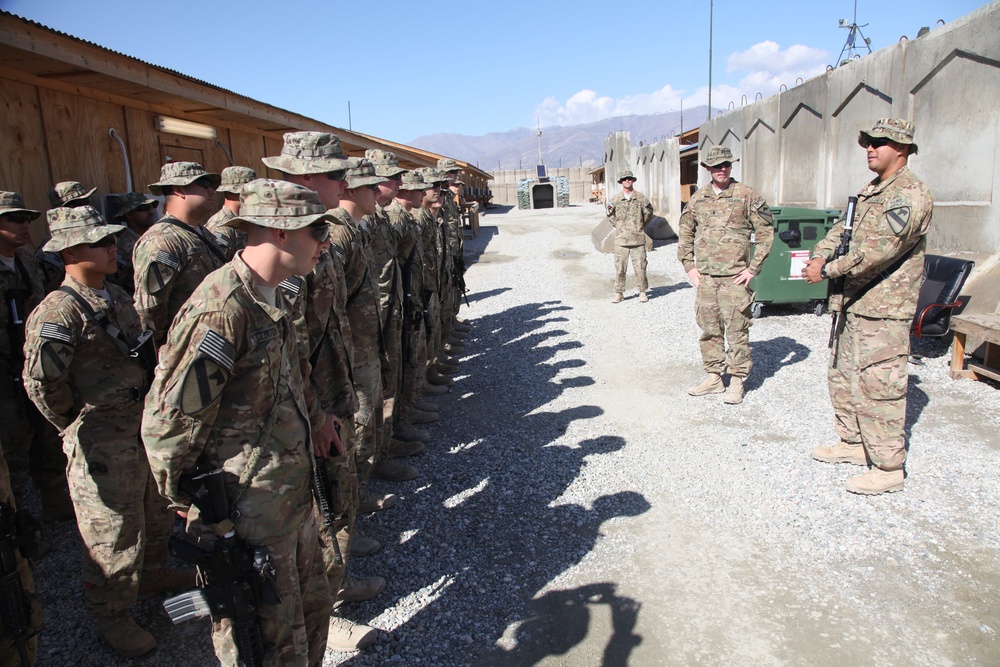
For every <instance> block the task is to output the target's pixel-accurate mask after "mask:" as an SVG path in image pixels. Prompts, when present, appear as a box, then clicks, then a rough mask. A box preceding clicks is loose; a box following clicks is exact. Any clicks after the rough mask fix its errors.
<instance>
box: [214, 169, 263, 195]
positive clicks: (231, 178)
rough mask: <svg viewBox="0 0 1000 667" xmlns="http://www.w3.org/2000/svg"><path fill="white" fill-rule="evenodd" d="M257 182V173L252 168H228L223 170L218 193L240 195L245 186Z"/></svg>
mask: <svg viewBox="0 0 1000 667" xmlns="http://www.w3.org/2000/svg"><path fill="white" fill-rule="evenodd" d="M255 180H257V172H256V171H254V170H253V169H251V168H250V167H226V168H225V169H223V170H222V181H221V182H220V183H219V187H217V188H215V191H216V192H230V193H232V194H234V195H238V194H239V193H240V190H241V189H242V188H243V186H244V185H246V184H247V183H249V182H250V181H255Z"/></svg>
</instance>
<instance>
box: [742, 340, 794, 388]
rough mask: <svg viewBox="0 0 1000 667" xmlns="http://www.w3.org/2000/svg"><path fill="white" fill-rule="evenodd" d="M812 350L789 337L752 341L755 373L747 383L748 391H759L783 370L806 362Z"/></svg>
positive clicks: (751, 353) (751, 374)
mask: <svg viewBox="0 0 1000 667" xmlns="http://www.w3.org/2000/svg"><path fill="white" fill-rule="evenodd" d="M809 353H810V349H809V348H808V347H806V346H805V345H803V344H802V343H800V342H798V341H797V340H795V339H794V338H789V337H788V336H778V337H777V338H772V339H770V340H754V341H750V357H751V359H753V371H751V373H750V376H749V377H748V378H747V381H746V385H745V386H746V389H747V390H748V391H749V390H752V389H758V388H760V386H761V385H763V384H764V382H765V381H766V380H767V379H769V378H771V377H773V376H774V375H775V374H777V373H778V371H780V370H781V369H782V368H785V367H787V366H793V365H795V364H797V363H799V362H801V361H805V360H806V358H807V357H808V356H809Z"/></svg>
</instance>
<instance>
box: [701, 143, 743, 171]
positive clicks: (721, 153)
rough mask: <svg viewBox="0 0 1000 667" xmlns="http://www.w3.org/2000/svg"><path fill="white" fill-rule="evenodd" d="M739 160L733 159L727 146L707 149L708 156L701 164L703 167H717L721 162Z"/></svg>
mask: <svg viewBox="0 0 1000 667" xmlns="http://www.w3.org/2000/svg"><path fill="white" fill-rule="evenodd" d="M739 161H740V159H739V158H734V157H733V151H732V150H730V148H729V146H712V147H711V148H709V149H708V156H707V157H706V158H705V161H704V162H702V163H701V166H703V167H718V166H719V165H720V164H722V163H723V162H739Z"/></svg>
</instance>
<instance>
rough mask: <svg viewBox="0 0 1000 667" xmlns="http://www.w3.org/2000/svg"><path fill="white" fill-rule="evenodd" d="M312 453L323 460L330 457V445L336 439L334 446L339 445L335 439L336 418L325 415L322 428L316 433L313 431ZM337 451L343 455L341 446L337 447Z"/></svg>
mask: <svg viewBox="0 0 1000 667" xmlns="http://www.w3.org/2000/svg"><path fill="white" fill-rule="evenodd" d="M312 436H313V437H312V440H313V453H314V454H315V455H316V458H318V459H325V458H326V457H327V456H329V455H330V443H331V442H333V441H334V438H337V441H336V444H337V445H340V438H338V437H337V418H336V417H335V416H333V415H331V414H329V413H328V414H327V415H326V418H325V419H324V420H323V427H322V428H321V429H319V430H318V431H313V434H312ZM338 450H339V451H341V453H343V445H340V447H338Z"/></svg>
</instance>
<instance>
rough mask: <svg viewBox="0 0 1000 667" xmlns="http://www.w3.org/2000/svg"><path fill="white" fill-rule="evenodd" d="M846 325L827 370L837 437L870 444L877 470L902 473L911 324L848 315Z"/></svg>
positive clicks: (845, 318) (853, 442)
mask: <svg viewBox="0 0 1000 667" xmlns="http://www.w3.org/2000/svg"><path fill="white" fill-rule="evenodd" d="M843 322H844V328H843V331H842V333H841V334H840V338H839V339H838V341H837V344H836V347H835V349H834V351H833V354H831V356H830V367H829V369H828V371H827V380H828V384H829V389H830V400H831V402H832V403H833V414H834V419H835V422H834V425H835V427H836V430H837V435H839V436H840V439H841V440H842V441H844V442H846V443H850V444H862V445H864V447H865V451H866V452H867V453H868V458H869V459H871V461H872V463H873V464H875V466H876V467H879V468H881V469H883V470H899V469H900V468H902V467H903V463H904V462H905V461H906V435H905V428H906V390H907V385H908V382H909V376H908V371H907V367H906V364H907V359H908V357H909V354H910V321H909V320H882V319H872V318H868V317H861V316H859V315H852V314H851V313H848V314H847V315H846V316H845V317H844V318H843ZM834 359H836V362H837V363H836V367H834V365H833V361H834Z"/></svg>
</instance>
